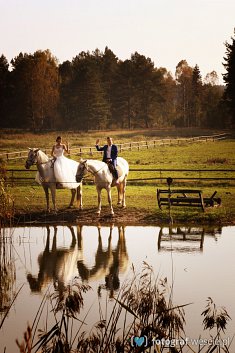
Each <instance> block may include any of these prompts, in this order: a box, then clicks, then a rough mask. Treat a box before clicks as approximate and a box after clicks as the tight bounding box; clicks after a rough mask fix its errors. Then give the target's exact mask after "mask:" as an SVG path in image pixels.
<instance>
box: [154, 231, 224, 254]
mask: <svg viewBox="0 0 235 353" xmlns="http://www.w3.org/2000/svg"><path fill="white" fill-rule="evenodd" d="M221 232H222V228H220V227H219V228H203V227H197V228H196V227H194V228H191V227H168V228H160V230H159V234H158V251H163V250H164V251H179V252H195V251H203V243H204V238H205V235H212V236H213V237H215V239H216V236H217V234H221Z"/></svg>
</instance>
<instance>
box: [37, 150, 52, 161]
mask: <svg viewBox="0 0 235 353" xmlns="http://www.w3.org/2000/svg"><path fill="white" fill-rule="evenodd" d="M37 154H38V159H39V160H40V162H41V163H45V162H48V161H49V159H50V158H49V157H48V156H47V155H46V153H44V152H43V151H42V150H40V149H38V152H37Z"/></svg>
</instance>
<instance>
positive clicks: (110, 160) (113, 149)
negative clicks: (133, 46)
mask: <svg viewBox="0 0 235 353" xmlns="http://www.w3.org/2000/svg"><path fill="white" fill-rule="evenodd" d="M95 147H96V149H97V151H103V152H104V153H103V162H105V163H107V164H111V165H112V167H113V168H112V169H113V176H114V178H115V179H116V183H118V182H117V179H118V172H117V169H116V167H117V155H118V148H117V146H116V145H114V144H113V139H112V137H107V145H104V146H103V147H100V146H99V139H97V140H96V144H95Z"/></svg>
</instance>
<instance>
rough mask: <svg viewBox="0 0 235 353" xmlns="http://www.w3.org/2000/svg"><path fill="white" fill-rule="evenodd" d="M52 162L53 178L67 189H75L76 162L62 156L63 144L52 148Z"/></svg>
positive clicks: (77, 184) (76, 185)
mask: <svg viewBox="0 0 235 353" xmlns="http://www.w3.org/2000/svg"><path fill="white" fill-rule="evenodd" d="M54 156H55V157H56V160H55V162H54V173H55V178H56V181H57V182H58V183H60V184H61V186H62V187H64V188H67V189H75V188H77V187H78V186H79V183H77V182H76V173H77V169H78V164H79V163H78V162H76V161H74V160H72V159H69V158H67V157H65V156H64V149H63V146H59V147H55V148H54Z"/></svg>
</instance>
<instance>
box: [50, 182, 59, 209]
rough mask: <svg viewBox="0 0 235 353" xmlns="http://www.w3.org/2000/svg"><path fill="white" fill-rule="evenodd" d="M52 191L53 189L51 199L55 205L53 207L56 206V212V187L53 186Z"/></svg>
mask: <svg viewBox="0 0 235 353" xmlns="http://www.w3.org/2000/svg"><path fill="white" fill-rule="evenodd" d="M50 189H51V198H52V203H53V206H54V211H55V212H56V211H57V208H56V202H55V193H56V187H55V185H53V186H51V188H50Z"/></svg>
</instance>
